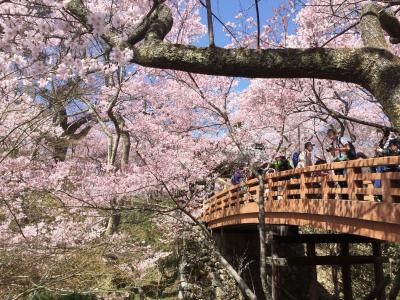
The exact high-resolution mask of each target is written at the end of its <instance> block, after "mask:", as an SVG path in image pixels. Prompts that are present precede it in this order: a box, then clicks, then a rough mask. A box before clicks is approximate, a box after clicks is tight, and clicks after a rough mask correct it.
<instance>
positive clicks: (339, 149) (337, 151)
mask: <svg viewBox="0 0 400 300" xmlns="http://www.w3.org/2000/svg"><path fill="white" fill-rule="evenodd" d="M327 135H328V138H329V139H330V140H331V147H330V148H328V149H327V150H326V151H328V152H329V153H330V154H331V155H332V157H333V160H332V161H333V162H339V161H346V160H352V159H356V158H357V154H356V151H355V148H354V145H353V144H352V142H351V140H350V139H349V138H346V137H344V136H342V137H339V135H338V133H337V131H336V130H335V129H332V128H330V129H329V130H328V132H327Z"/></svg>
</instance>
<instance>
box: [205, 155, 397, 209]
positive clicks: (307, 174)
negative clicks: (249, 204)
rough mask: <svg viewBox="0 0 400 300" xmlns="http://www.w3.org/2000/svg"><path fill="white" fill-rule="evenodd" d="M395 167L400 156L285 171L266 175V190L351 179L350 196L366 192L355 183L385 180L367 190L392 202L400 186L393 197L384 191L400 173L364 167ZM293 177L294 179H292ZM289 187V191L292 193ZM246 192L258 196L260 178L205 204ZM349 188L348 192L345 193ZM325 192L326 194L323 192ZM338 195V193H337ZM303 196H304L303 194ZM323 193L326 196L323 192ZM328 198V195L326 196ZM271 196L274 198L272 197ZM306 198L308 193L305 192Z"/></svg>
mask: <svg viewBox="0 0 400 300" xmlns="http://www.w3.org/2000/svg"><path fill="white" fill-rule="evenodd" d="M393 165H400V156H390V157H378V158H368V159H358V160H350V161H343V162H333V163H327V164H322V165H313V166H309V167H305V168H296V169H291V170H287V171H281V172H275V173H269V174H266V175H265V182H266V189H267V190H271V191H272V192H277V191H274V189H273V187H279V186H282V184H279V183H278V184H277V183H276V182H277V181H278V182H282V181H283V182H284V183H286V184H287V185H294V184H300V189H303V192H307V191H308V190H309V189H307V186H306V184H310V183H323V182H326V181H330V182H345V181H348V179H349V178H350V179H351V181H352V182H350V184H349V186H348V187H347V188H341V189H342V190H343V191H345V192H346V193H347V194H353V195H354V193H351V191H350V193H348V192H349V191H348V189H362V187H360V186H359V185H358V186H356V185H354V182H353V181H361V180H364V181H368V180H369V181H374V180H381V181H382V187H381V188H375V189H371V187H370V188H369V190H366V191H365V192H369V193H370V194H371V195H383V194H384V195H385V196H386V197H385V199H383V200H386V201H391V198H392V197H391V196H399V197H400V185H399V186H398V187H397V186H396V187H394V188H393V189H392V192H393V193H394V194H393V195H389V194H388V193H387V192H386V194H385V193H384V191H382V190H383V189H384V188H385V187H387V184H388V181H390V180H392V179H400V173H371V172H369V173H361V168H366V167H377V166H393ZM342 169H345V170H346V172H347V175H333V174H330V175H328V176H311V175H312V173H313V172H323V171H331V172H332V171H335V170H342ZM296 176H297V177H298V178H293V177H296ZM288 177H292V178H288ZM287 185H286V190H288V188H287ZM321 188H329V187H328V186H327V185H326V184H325V186H324V187H318V188H316V187H314V190H317V189H321ZM245 189H247V190H248V191H250V192H253V194H254V193H257V192H258V179H257V178H253V179H250V180H248V181H246V182H243V183H241V184H238V185H234V186H232V187H230V188H228V189H225V190H222V191H220V192H218V193H216V194H215V195H213V196H212V197H210V198H208V199H207V200H206V201H205V202H204V205H205V206H207V205H208V204H210V203H211V202H213V201H214V200H220V199H222V198H226V197H227V196H229V198H236V199H239V198H240V194H245V191H244V190H245ZM300 189H299V188H297V189H292V191H293V190H300ZM331 189H332V188H330V190H328V191H330V192H336V193H337V194H339V193H340V192H341V191H339V190H336V191H332V190H331ZM345 189H347V191H346V190H345ZM320 192H322V191H320ZM354 192H361V191H359V190H358V191H356V190H354ZM336 193H335V194H336ZM299 194H300V193H299ZM321 194H322V193H321ZM359 194H362V195H366V194H367V193H359ZM325 195H326V194H325ZM270 196H271V195H270ZM272 196H278V195H277V193H276V195H272ZM303 196H304V193H303ZM269 200H273V198H271V197H269ZM351 200H362V199H351Z"/></svg>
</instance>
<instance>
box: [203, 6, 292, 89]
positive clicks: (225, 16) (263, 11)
mask: <svg viewBox="0 0 400 300" xmlns="http://www.w3.org/2000/svg"><path fill="white" fill-rule="evenodd" d="M203 2H204V3H205V2H206V0H203ZM285 2H286V1H285V0H259V9H260V20H261V26H262V25H263V24H266V21H267V19H269V18H270V17H272V15H273V12H272V10H273V8H276V7H278V6H279V5H280V4H282V3H285ZM211 6H212V9H213V13H214V14H215V15H216V16H217V17H218V18H219V19H220V20H221V21H222V22H224V23H226V22H228V21H232V22H233V21H235V18H234V17H235V16H236V15H237V14H238V13H239V12H243V14H244V15H245V18H247V17H250V16H251V17H253V18H254V20H256V10H255V6H254V0H211ZM200 15H201V18H202V22H203V23H204V24H207V14H206V10H205V8H203V9H202V10H201V12H200ZM213 22H214V34H215V44H216V46H218V47H224V46H225V45H226V44H228V43H230V42H231V40H230V38H229V37H228V36H227V35H226V33H225V32H223V27H222V25H221V24H220V23H219V22H218V21H217V20H216V19H215V18H214V19H213ZM293 30H294V24H293V23H292V24H291V25H290V26H289V32H293ZM196 45H197V46H208V36H207V35H205V36H204V37H203V38H202V39H201V40H199V41H198V42H197V43H196ZM248 84H249V81H248V80H247V79H241V80H240V84H239V87H238V90H243V89H245V88H246V87H247V86H248Z"/></svg>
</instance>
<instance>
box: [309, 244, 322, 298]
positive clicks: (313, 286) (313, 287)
mask: <svg viewBox="0 0 400 300" xmlns="http://www.w3.org/2000/svg"><path fill="white" fill-rule="evenodd" d="M307 256H308V257H310V258H312V259H314V258H315V256H316V254H315V243H307ZM317 284H318V281H317V265H313V266H311V278H310V290H309V295H310V300H318V299H319V295H318V289H317Z"/></svg>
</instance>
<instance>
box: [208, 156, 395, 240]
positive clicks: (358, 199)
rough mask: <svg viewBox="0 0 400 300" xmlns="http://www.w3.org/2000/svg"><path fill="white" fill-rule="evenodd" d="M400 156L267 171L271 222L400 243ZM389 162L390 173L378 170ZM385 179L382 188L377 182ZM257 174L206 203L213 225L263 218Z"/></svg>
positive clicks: (267, 209) (266, 193)
mask: <svg viewBox="0 0 400 300" xmlns="http://www.w3.org/2000/svg"><path fill="white" fill-rule="evenodd" d="M398 165H400V157H382V158H371V159H363V160H352V161H346V162H338V163H330V164H324V165H315V166H311V167H306V168H299V169H292V170H288V171H283V172H276V173H270V174H266V175H265V202H266V203H265V210H266V222H267V223H268V222H269V223H271V224H292V225H310V226H315V227H323V228H326V229H333V230H338V231H341V232H344V233H355V234H360V235H366V236H369V237H373V238H380V239H386V240H390V241H396V242H400V172H393V171H392V172H390V169H389V168H390V167H392V168H394V169H395V168H397V166H398ZM382 166H384V167H385V168H387V172H384V173H376V172H375V171H374V169H375V168H376V167H382ZM376 181H380V183H381V184H380V187H374V182H376ZM259 190H260V189H259V184H258V180H257V179H251V180H249V181H247V182H245V183H242V184H240V185H236V186H233V187H231V188H230V189H227V190H224V191H221V192H219V193H217V194H215V195H214V196H212V197H211V198H209V199H207V200H206V201H205V202H204V213H203V220H204V221H205V222H206V223H207V224H208V225H209V226H210V227H223V226H229V225H235V224H237V225H239V224H244V223H257V222H258V219H257V218H258V215H257V214H258V207H257V203H256V202H257V201H258V194H259Z"/></svg>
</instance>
